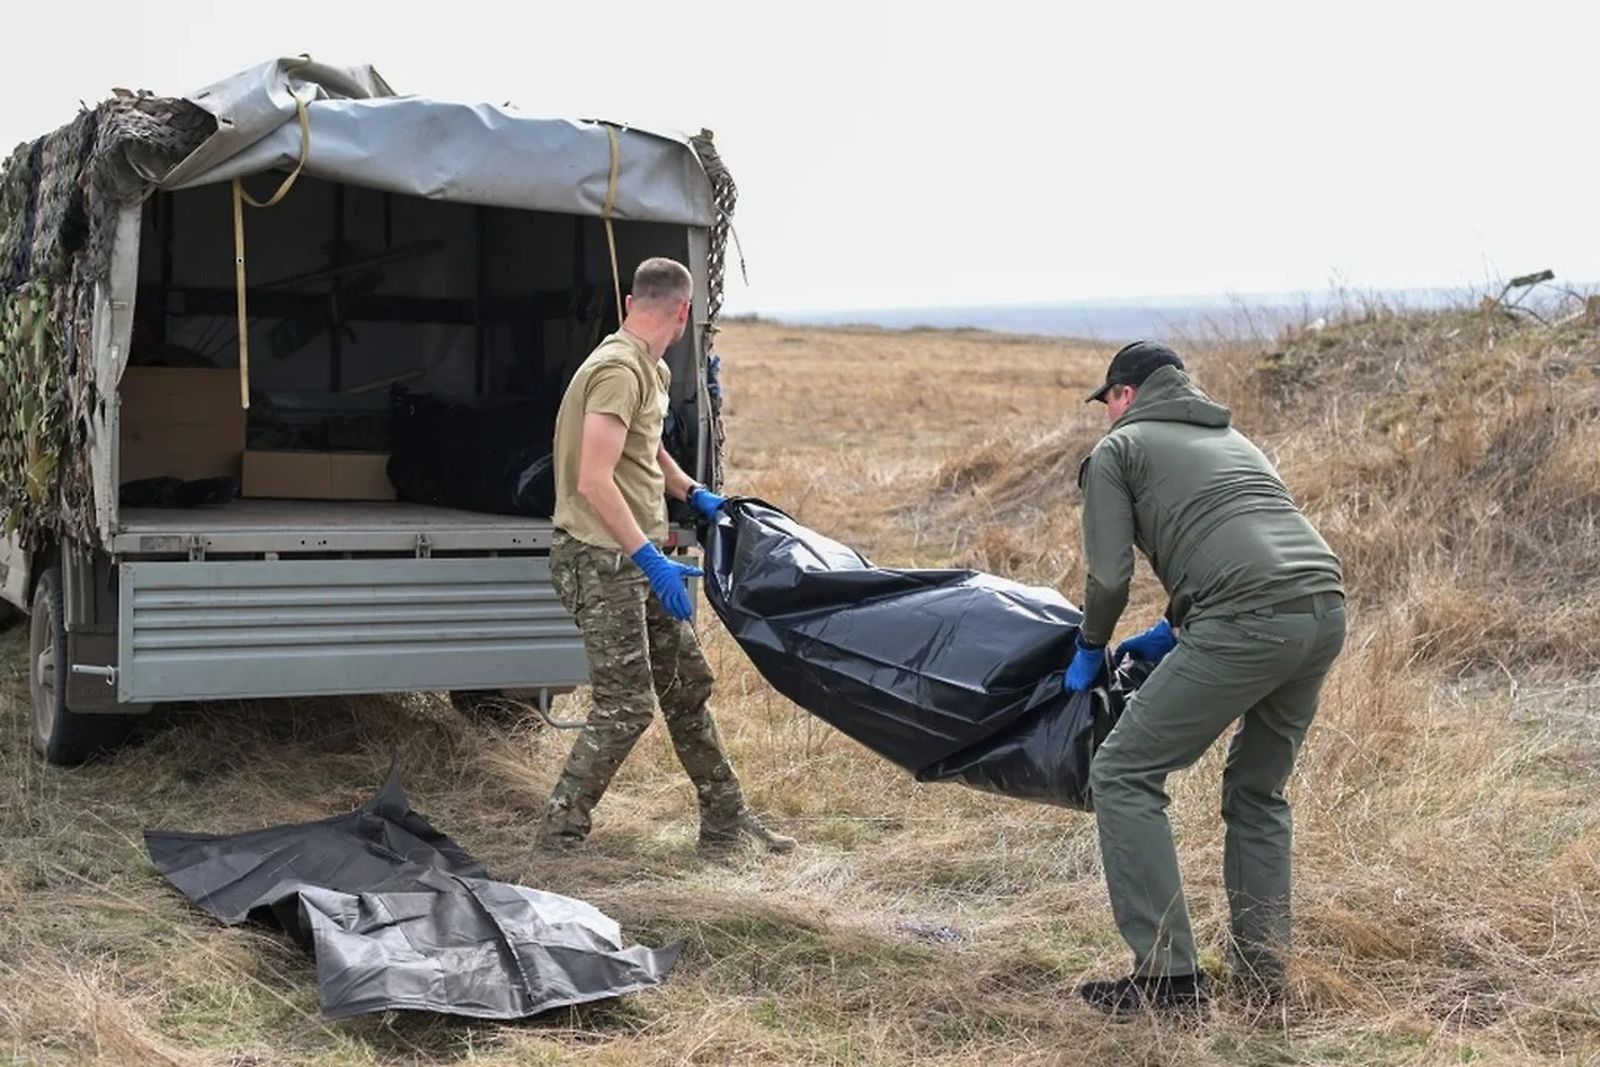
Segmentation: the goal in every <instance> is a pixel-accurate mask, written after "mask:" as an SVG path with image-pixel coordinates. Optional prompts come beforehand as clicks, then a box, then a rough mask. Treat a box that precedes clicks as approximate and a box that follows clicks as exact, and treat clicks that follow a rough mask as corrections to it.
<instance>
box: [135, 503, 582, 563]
mask: <svg viewBox="0 0 1600 1067" xmlns="http://www.w3.org/2000/svg"><path fill="white" fill-rule="evenodd" d="M121 519H122V521H121V523H120V526H119V529H118V531H117V533H116V535H115V536H114V537H113V538H112V544H111V546H110V547H111V550H112V551H113V552H116V553H123V554H128V553H132V554H172V553H184V552H188V551H190V549H191V548H194V547H198V548H199V549H200V550H201V551H203V552H206V553H230V554H231V553H258V552H281V553H323V552H411V551H415V550H416V549H417V548H418V547H419V542H418V539H419V538H422V539H424V542H425V544H424V545H423V547H425V548H426V549H427V550H428V551H430V552H431V551H439V552H451V551H479V552H482V551H512V552H518V551H522V552H525V551H529V550H537V549H546V548H549V546H550V532H551V523H550V520H549V519H530V518H522V517H520V516H514V515H489V514H484V513H480V512H475V511H457V510H454V509H451V508H438V507H430V506H428V505H426V504H407V503H398V502H388V501H364V500H235V501H234V502H233V503H231V504H225V505H223V506H221V507H207V508H186V509H161V508H128V509H126V510H124V511H123V512H122V515H121ZM196 539H198V545H196Z"/></svg>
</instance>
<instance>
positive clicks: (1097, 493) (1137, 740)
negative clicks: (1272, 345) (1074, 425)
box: [1064, 341, 1345, 1015]
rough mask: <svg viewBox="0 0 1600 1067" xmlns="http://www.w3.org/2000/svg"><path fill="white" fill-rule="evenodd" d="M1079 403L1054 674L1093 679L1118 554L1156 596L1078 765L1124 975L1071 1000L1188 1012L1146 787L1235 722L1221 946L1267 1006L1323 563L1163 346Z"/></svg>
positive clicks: (1323, 625) (1182, 935) (1120, 573)
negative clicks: (1092, 431)
mask: <svg viewBox="0 0 1600 1067" xmlns="http://www.w3.org/2000/svg"><path fill="white" fill-rule="evenodd" d="M1089 400H1091V401H1094V400H1098V401H1101V402H1103V403H1104V404H1105V405H1106V408H1107V414H1108V416H1109V417H1110V420H1111V430H1110V432H1108V433H1107V434H1106V436H1105V437H1104V438H1103V439H1102V440H1101V441H1100V443H1099V444H1098V445H1096V446H1095V449H1094V451H1093V452H1091V453H1090V454H1089V457H1088V458H1087V459H1086V460H1084V463H1083V466H1082V468H1081V469H1080V470H1079V475H1078V477H1079V484H1080V486H1081V488H1082V489H1083V542H1084V555H1085V559H1086V562H1087V567H1088V582H1087V590H1086V591H1085V594H1084V609H1083V610H1084V618H1083V625H1082V628H1081V630H1080V632H1079V636H1078V649H1077V653H1076V655H1075V656H1074V657H1073V660H1072V664H1071V666H1070V667H1069V669H1068V671H1067V676H1066V679H1065V683H1064V684H1065V687H1066V688H1067V689H1069V690H1073V691H1081V690H1084V689H1088V688H1091V687H1092V686H1094V685H1095V684H1096V682H1097V681H1098V680H1099V679H1101V678H1102V677H1103V675H1102V672H1103V671H1104V670H1105V669H1106V666H1107V662H1108V660H1107V657H1106V654H1105V647H1106V644H1107V642H1108V641H1109V640H1110V639H1111V635H1112V631H1113V630H1114V629H1115V627H1116V624H1117V620H1118V618H1119V617H1120V616H1121V614H1122V611H1123V608H1125V607H1126V606H1127V603H1128V586H1129V583H1130V581H1131V580H1132V577H1133V551H1134V549H1135V548H1138V549H1139V551H1141V552H1142V553H1144V555H1145V556H1146V557H1147V558H1148V559H1149V561H1150V565H1151V567H1152V568H1153V569H1154V570H1155V573H1156V576H1157V577H1158V578H1159V579H1160V580H1161V584H1162V586H1163V587H1164V588H1165V589H1166V592H1167V597H1168V608H1167V617H1166V618H1165V619H1163V620H1161V621H1160V622H1159V623H1157V624H1156V625H1155V626H1153V627H1151V628H1150V629H1149V630H1147V631H1145V632H1144V633H1142V634H1140V635H1138V636H1137V637H1133V638H1130V639H1129V640H1126V641H1124V642H1123V643H1122V644H1121V645H1119V646H1118V647H1117V650H1116V655H1115V656H1114V657H1112V658H1111V661H1110V662H1112V663H1115V662H1116V661H1118V660H1120V659H1121V658H1122V657H1123V656H1125V655H1132V656H1134V657H1136V658H1139V659H1145V660H1149V661H1153V662H1156V663H1158V664H1159V665H1158V666H1157V667H1156V668H1155V670H1154V671H1153V673H1151V675H1150V677H1149V679H1148V680H1147V681H1146V682H1145V683H1144V684H1143V685H1142V686H1141V687H1140V688H1139V690H1138V691H1137V692H1136V693H1135V694H1134V696H1133V697H1132V699H1131V700H1130V701H1129V702H1128V705H1127V708H1126V709H1125V711H1124V712H1123V715H1122V718H1121V719H1120V720H1119V721H1118V723H1117V725H1116V728H1115V729H1113V730H1112V731H1111V735H1110V736H1109V737H1107V738H1106V741H1105V743H1104V744H1103V745H1102V746H1101V747H1100V750H1099V752H1098V754H1097V755H1096V757H1095V760H1094V764H1093V767H1092V770H1091V773H1090V786H1091V790H1092V793H1093V797H1094V806H1095V818H1096V822H1097V825H1098V829H1099V835H1100V852H1101V857H1102V859H1103V861H1104V866H1105V872H1106V884H1107V888H1108V889H1109V891H1110V897H1111V908H1112V912H1113V914H1114V915H1115V917H1116V921H1117V926H1118V929H1119V930H1121V932H1122V936H1123V938H1124V939H1125V940H1126V941H1127V942H1128V944H1129V946H1130V947H1131V948H1132V949H1133V953H1134V965H1133V973H1132V975H1130V976H1129V977H1127V978H1124V979H1120V980H1118V981H1108V982H1091V983H1088V984H1086V985H1085V986H1084V987H1083V989H1082V994H1083V996H1084V999H1085V1000H1087V1001H1088V1002H1089V1003H1090V1004H1091V1005H1093V1006H1094V1007H1096V1008H1099V1009H1100V1010H1102V1011H1106V1012H1108V1013H1111V1014H1118V1015H1121V1014H1130V1013H1136V1012H1139V1011H1143V1010H1147V1009H1148V1010H1155V1011H1158V1012H1161V1011H1193V1010H1196V1009H1202V1010H1203V1009H1204V1008H1205V1006H1206V1004H1207V1000H1208V993H1207V990H1206V986H1205V978H1204V976H1203V975H1202V974H1201V972H1200V970H1199V967H1198V966H1197V963H1196V959H1195V946H1194V936H1193V933H1192V932H1191V930H1190V926H1189V913H1188V909H1187V908H1186V906H1185V904H1184V898H1183V886H1182V884H1181V882H1180V881H1179V877H1178V858H1177V853H1176V851H1175V850H1174V848H1173V842H1172V827H1171V824H1170V823H1169V822H1168V820H1167V813H1166V809H1167V804H1168V800H1169V798H1168V796H1167V793H1166V788H1165V786H1166V779H1167V776H1168V775H1169V774H1171V773H1172V772H1173V771H1177V770H1182V769H1183V768H1185V767H1189V766H1191V765H1192V764H1193V763H1194V762H1195V761H1196V760H1198V759H1199V758H1200V757H1201V755H1203V754H1204V753H1205V751H1206V749H1208V748H1210V747H1211V744H1212V743H1213V742H1214V741H1215V740H1216V739H1217V738H1218V737H1219V736H1221V734H1222V733H1223V731H1224V730H1226V729H1227V728H1228V727H1229V726H1231V725H1233V724H1234V723H1235V722H1237V723H1238V727H1237V729H1236V730H1235V731H1234V734H1233V740H1232V742H1231V744H1230V745H1229V748H1228V760H1227V768H1226V770H1225V771H1224V772H1223V779H1222V817H1223V820H1224V821H1225V822H1226V824H1227V838H1226V845H1225V852H1224V865H1225V870H1224V879H1225V882H1226V885H1227V893H1228V906H1229V911H1230V913H1231V917H1232V928H1231V935H1232V936H1231V938H1230V945H1229V950H1230V951H1229V956H1230V963H1231V965H1232V971H1233V975H1234V976H1235V978H1237V979H1239V980H1240V981H1241V985H1242V987H1243V989H1244V990H1245V991H1246V992H1247V993H1249V994H1252V995H1253V996H1261V997H1264V998H1266V999H1267V1000H1268V1001H1271V1000H1272V999H1274V998H1276V997H1277V996H1278V995H1280V994H1281V990H1282V983H1283V965H1284V961H1283V956H1284V952H1285V950H1286V948H1287V946H1288V940H1289V882H1290V874H1289V872H1290V858H1289V857H1290V837H1291V825H1292V821H1291V816H1290V811H1289V803H1288V801H1287V800H1286V799H1285V797H1284V786H1285V784H1286V783H1287V781H1288V779H1289V775H1290V773H1291V772H1292V771H1293V769H1294V763H1295V757H1296V755H1297V754H1298V752H1299V748H1300V744H1301V742H1302V741H1303V740H1304V739H1305V735H1306V730H1307V728H1308V727H1309V726H1310V725H1311V720H1312V717H1313V716H1314V715H1315V714H1316V710H1317V699H1318V696H1319V694H1320V692H1321V689H1322V683H1323V679H1324V678H1325V677H1326V676H1327V673H1328V670H1329V669H1330V667H1331V666H1332V664H1333V661H1334V659H1335V658H1336V657H1337V656H1338V654H1339V650H1340V649H1341V648H1342V647H1343V644H1344V635H1345V613H1344V593H1343V585H1342V578H1341V574H1340V569H1339V560H1338V558H1337V557H1336V556H1334V554H1333V552H1332V551H1330V550H1329V548H1328V546H1327V543H1326V542H1324V541H1323V539H1322V537H1321V536H1320V535H1319V534H1318V533H1317V531H1316V530H1315V529H1314V528H1313V527H1312V525H1311V523H1310V522H1308V521H1307V520H1306V518H1305V516H1304V515H1302V514H1301V513H1300V510H1299V509H1298V508H1297V507H1296V506H1295V504H1294V501H1293V499H1292V498H1291V497H1290V495H1289V491H1288V490H1287V489H1286V488H1285V487H1284V484H1283V481H1282V480H1281V479H1280V478H1279V477H1278V474H1277V471H1275V470H1274V469H1273V467H1272V464H1271V463H1270V462H1269V461H1268V460H1267V458H1266V457H1265V456H1264V455H1262V453H1261V451H1260V450H1259V449H1258V448H1256V446H1255V445H1253V444H1251V442H1250V441H1249V439H1248V438H1246V437H1245V436H1244V435H1243V434H1241V433H1240V432H1239V431H1237V430H1235V429H1233V427H1232V426H1231V425H1230V423H1231V416H1230V413H1229V411H1228V409H1227V408H1225V407H1223V406H1222V405H1220V404H1217V403H1216V402H1214V401H1213V400H1211V398H1209V397H1208V396H1206V395H1205V394H1204V393H1203V392H1201V391H1200V389H1199V388H1197V387H1196V386H1195V385H1194V383H1193V382H1192V381H1190V379H1189V377H1188V375H1187V374H1186V373H1185V372H1184V367H1183V361H1182V360H1181V359H1180V358H1179V357H1178V356H1177V354H1176V353H1174V352H1173V351H1172V350H1171V349H1170V348H1167V347H1165V346H1163V345H1158V344H1154V343H1151V342H1148V341H1141V342H1137V343H1135V344H1132V345H1128V346H1127V347H1125V348H1123V349H1122V350H1121V351H1119V352H1118V353H1117V354H1116V356H1115V357H1114V358H1113V359H1112V361H1111V365H1110V367H1109V368H1108V369H1107V371H1106V380H1105V384H1104V385H1102V386H1101V387H1100V388H1099V389H1097V390H1095V392H1094V393H1093V394H1091V395H1090V397H1089Z"/></svg>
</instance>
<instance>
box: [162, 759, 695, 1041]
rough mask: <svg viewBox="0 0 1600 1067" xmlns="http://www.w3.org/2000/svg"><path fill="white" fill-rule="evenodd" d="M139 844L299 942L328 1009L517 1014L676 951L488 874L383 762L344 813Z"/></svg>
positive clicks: (641, 975) (175, 877) (212, 909)
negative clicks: (308, 953) (312, 958)
mask: <svg viewBox="0 0 1600 1067" xmlns="http://www.w3.org/2000/svg"><path fill="white" fill-rule="evenodd" d="M145 847H146V848H148V849H149V851H150V857H151V859H152V860H154V861H155V864H156V867H157V868H159V869H160V871H161V873H162V874H164V875H166V877H167V879H168V880H169V881H170V882H172V884H173V885H175V886H177V887H178V889H179V890H181V891H182V892H183V894H184V895H185V896H187V897H189V899H191V900H193V901H194V902H195V903H196V904H198V905H199V906H200V907H201V908H203V909H204V910H205V911H207V912H209V913H210V914H212V915H214V916H216V917H217V918H218V919H221V920H222V921H223V922H225V923H229V924H236V923H242V922H244V921H245V920H246V919H249V918H267V917H269V916H270V917H271V918H273V919H276V920H277V921H278V922H279V923H280V924H281V925H282V926H283V927H284V928H285V929H286V930H288V931H289V932H290V933H291V934H292V935H293V936H294V937H295V938H296V940H298V941H300V942H301V943H302V944H304V945H308V946H310V947H311V949H312V951H313V952H314V953H315V954H316V960H317V982H318V987H319V994H320V997H321V1003H322V1010H323V1012H324V1013H326V1014H327V1015H329V1016H331V1017H335V1018H338V1017H342V1016H348V1015H358V1014H361V1013H364V1012H371V1011H384V1010H389V1009H412V1010H423V1011H437V1012H445V1013H449V1014H453V1015H469V1016H473V1017H477V1018H487V1019H514V1018H521V1017H524V1016H528V1015H534V1014H537V1013H538V1012H542V1011H548V1010H549V1009H551V1008H559V1007H563V1006H565V1005H569V1004H581V1003H584V1002H586V1001H591V1000H598V999H602V998H605V997H615V996H621V995H622V994H625V993H632V992H635V991H637V990H640V989H646V988H649V987H651V986H655V985H659V984H660V983H661V982H662V981H664V980H665V978H666V975H667V972H668V971H669V970H671V968H672V966H673V964H674V963H676V962H677V957H678V951H679V949H678V946H676V945H672V946H668V947H667V948H665V949H661V950H651V949H647V948H644V947H642V946H633V947H630V948H624V947H623V946H622V933H621V930H620V928H619V927H618V926H617V924H616V922H615V921H614V920H612V919H610V918H609V917H607V916H606V915H605V914H603V913H602V912H600V911H599V910H598V909H596V908H594V907H593V906H591V905H589V904H586V903H584V902H583V901H581V900H574V899H572V898H570V897H563V896H558V895H557V894H554V893H544V892H540V891H539V890H536V889H528V888H526V887H524V886H519V885H510V884H508V883H505V882H496V881H493V880H492V879H490V878H489V877H488V875H487V873H486V872H485V871H484V869H483V867H482V866H480V865H479V864H478V863H477V861H476V860H474V859H473V858H472V857H471V856H469V855H468V854H467V853H466V852H465V851H464V850H463V849H462V848H461V846H460V845H458V844H456V843H455V842H454V841H452V840H451V839H450V838H449V837H446V836H445V835H444V834H442V833H440V832H439V831H438V830H436V829H434V828H433V827H432V826H430V825H429V824H428V822H427V820H425V819H424V818H423V817H422V816H421V815H419V814H418V813H416V812H415V811H412V810H411V806H410V804H409V803H408V802H407V800H406V796H405V793H404V791H403V790H402V789H401V788H400V784H399V781H398V778H397V777H396V775H395V774H394V773H393V772H391V773H390V775H389V779H388V781H387V782H385V783H384V786H383V788H382V790H381V791H380V792H379V794H378V796H377V798H376V799H375V800H373V802H372V803H371V804H369V805H367V806H365V807H363V808H360V809H358V810H356V811H353V812H350V813H348V814H346V815H339V816H335V817H333V818H330V819H323V820H321V821H319V822H312V823H301V824H297V825H290V826H273V827H268V828H267V829H264V830H255V831H251V832H249V833H243V834H233V835H228V836H213V835H207V834H188V833H171V832H166V831H157V830H150V831H146V832H145Z"/></svg>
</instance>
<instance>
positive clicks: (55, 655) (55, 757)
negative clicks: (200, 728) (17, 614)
mask: <svg viewBox="0 0 1600 1067" xmlns="http://www.w3.org/2000/svg"><path fill="white" fill-rule="evenodd" d="M28 637H29V640H28V689H29V694H30V695H31V697H32V702H33V747H34V750H35V751H37V752H38V753H39V755H41V756H43V757H44V760H45V762H46V763H53V764H55V765H57V766H60V767H72V766H76V765H77V764H80V763H83V762H84V761H86V760H89V759H92V758H94V757H95V756H98V755H100V754H102V753H105V752H110V751H111V750H113V749H115V748H116V747H117V746H118V745H120V744H122V742H123V740H124V739H125V738H126V737H127V736H128V731H129V730H130V729H132V727H133V716H130V715H115V714H113V715H79V714H77V713H75V712H73V711H71V710H69V709H68V708H67V671H68V670H70V669H71V665H70V663H69V662H68V660H67V627H66V614H65V612H63V610H62V602H61V568H59V567H51V568H50V569H49V570H47V571H45V572H44V573H43V574H41V575H39V585H38V587H37V588H36V589H34V591H33V615H32V620H31V622H30V625H29V631H28Z"/></svg>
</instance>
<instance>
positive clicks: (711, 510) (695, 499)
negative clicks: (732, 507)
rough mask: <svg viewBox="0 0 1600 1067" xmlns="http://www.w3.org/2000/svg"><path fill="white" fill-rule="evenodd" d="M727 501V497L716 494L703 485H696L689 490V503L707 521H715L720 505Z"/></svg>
mask: <svg viewBox="0 0 1600 1067" xmlns="http://www.w3.org/2000/svg"><path fill="white" fill-rule="evenodd" d="M727 502H728V498H727V497H724V496H718V495H717V494H716V493H713V492H712V491H711V490H709V489H707V488H706V487H705V486H703V485H697V486H695V487H694V488H693V489H691V490H689V503H691V504H693V505H694V509H695V510H696V511H698V512H699V513H700V514H701V516H703V517H704V518H705V520H706V521H707V522H716V521H717V514H718V513H719V512H721V511H722V505H724V504H726V503H727Z"/></svg>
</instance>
